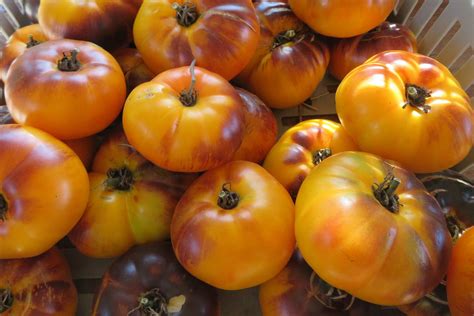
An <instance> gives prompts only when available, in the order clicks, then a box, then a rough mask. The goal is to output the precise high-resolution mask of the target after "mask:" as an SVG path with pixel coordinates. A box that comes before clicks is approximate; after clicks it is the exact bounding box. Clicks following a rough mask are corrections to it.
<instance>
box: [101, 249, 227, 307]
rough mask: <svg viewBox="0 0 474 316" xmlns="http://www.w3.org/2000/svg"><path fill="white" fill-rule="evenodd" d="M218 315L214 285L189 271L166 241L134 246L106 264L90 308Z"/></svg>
mask: <svg viewBox="0 0 474 316" xmlns="http://www.w3.org/2000/svg"><path fill="white" fill-rule="evenodd" d="M169 314H172V315H173V316H185V315H193V316H200V315H202V316H217V315H219V303H218V298H217V291H216V289H214V288H212V287H210V286H208V285H206V284H204V283H202V282H201V281H199V280H197V279H195V278H193V277H192V276H191V275H189V274H188V273H187V272H186V271H185V270H184V269H183V268H182V267H181V265H180V264H179V262H178V261H177V260H176V257H175V256H174V254H173V249H172V247H171V244H170V243H169V242H154V243H148V244H145V245H140V246H135V247H133V248H132V249H130V250H129V251H128V252H127V253H125V254H124V255H123V256H121V257H120V258H118V259H116V260H115V261H114V262H113V263H112V265H111V266H110V267H109V269H108V270H107V272H106V273H105V275H104V277H103V278H102V283H101V285H100V288H99V289H98V291H97V293H96V295H95V298H94V305H93V310H92V316H96V315H130V316H140V315H169Z"/></svg>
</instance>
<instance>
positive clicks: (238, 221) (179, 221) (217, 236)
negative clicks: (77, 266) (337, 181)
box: [171, 161, 295, 290]
mask: <svg viewBox="0 0 474 316" xmlns="http://www.w3.org/2000/svg"><path fill="white" fill-rule="evenodd" d="M294 223H295V222H294V205H293V201H292V200H291V197H290V195H289V194H288V192H287V191H286V190H285V188H284V187H283V186H282V185H281V184H280V183H278V181H277V180H276V179H275V178H273V177H272V176H271V175H270V174H269V173H268V172H267V171H266V170H265V169H263V168H262V167H261V166H260V165H257V164H255V163H253V162H248V161H232V162H229V163H227V164H225V165H223V166H220V167H217V168H214V169H212V170H209V171H207V172H206V173H204V174H203V175H202V176H201V177H199V178H198V179H197V180H196V181H194V182H193V183H192V184H191V186H190V187H189V188H188V190H187V191H186V192H185V193H184V195H183V196H182V197H181V199H180V200H179V202H178V205H177V206H176V209H175V212H174V214H173V219H172V222H171V241H172V243H173V248H174V251H175V254H176V257H177V258H178V260H179V262H180V263H181V264H182V265H183V267H184V268H185V269H186V270H187V271H188V272H189V273H191V274H192V275H194V276H195V277H197V278H198V279H200V280H202V281H204V282H206V283H208V284H211V285H212V286H215V287H217V288H220V289H225V290H238V289H243V288H248V287H252V286H256V285H258V284H261V283H263V282H265V281H267V280H269V279H271V278H272V277H274V276H275V275H276V274H277V273H278V272H280V271H281V270H282V269H283V268H284V266H285V265H286V263H287V262H288V260H289V259H290V257H291V255H292V253H293V250H294V248H295V233H294Z"/></svg>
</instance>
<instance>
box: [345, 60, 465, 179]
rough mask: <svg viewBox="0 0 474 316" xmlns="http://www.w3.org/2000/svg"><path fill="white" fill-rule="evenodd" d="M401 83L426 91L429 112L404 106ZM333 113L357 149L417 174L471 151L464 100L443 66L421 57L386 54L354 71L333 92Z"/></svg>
mask: <svg viewBox="0 0 474 316" xmlns="http://www.w3.org/2000/svg"><path fill="white" fill-rule="evenodd" d="M382 82H387V83H389V86H387V85H385V84H381V83H382ZM406 84H414V85H418V86H420V87H423V88H425V89H427V90H430V91H431V97H428V98H426V101H425V103H426V105H428V106H430V107H431V109H430V110H428V113H424V112H423V111H422V110H421V109H419V108H417V107H414V106H411V105H407V106H406V107H405V108H403V106H404V105H405V104H406V102H407V97H406V95H405V90H406V88H405V85H406ZM336 111H337V113H338V116H339V119H340V121H341V123H342V125H343V126H344V127H345V128H346V130H347V132H348V133H349V134H350V135H351V136H352V138H353V139H354V141H355V142H356V143H357V145H358V146H359V148H360V149H361V150H362V151H365V152H370V153H373V154H376V155H379V156H382V157H384V158H386V159H391V160H395V161H398V162H400V163H401V164H402V165H404V166H405V168H408V169H410V170H411V171H413V172H416V173H428V172H437V171H441V170H444V169H446V168H449V167H452V166H454V165H455V164H456V163H458V162H460V161H461V160H462V159H463V158H464V157H466V156H467V154H468V153H469V151H470V149H471V148H472V143H473V135H474V128H473V125H474V112H473V110H472V108H471V105H470V101H469V97H468V96H467V95H466V93H465V92H464V90H463V89H462V87H461V86H460V85H459V83H458V82H457V81H456V79H455V78H454V77H453V75H452V74H451V73H450V72H449V70H448V69H447V68H446V67H445V66H443V65H442V64H441V63H439V62H438V61H436V60H434V59H432V58H430V57H427V56H423V55H420V54H414V53H409V52H404V51H386V52H382V53H379V54H377V55H375V56H373V57H372V58H370V59H369V60H367V61H366V62H365V63H364V64H362V65H360V66H359V67H357V68H355V69H354V70H353V71H351V72H350V73H349V74H348V75H347V76H346V77H345V78H344V80H343V81H342V82H341V84H340V85H339V87H338V89H337V91H336ZM369 122H370V123H369Z"/></svg>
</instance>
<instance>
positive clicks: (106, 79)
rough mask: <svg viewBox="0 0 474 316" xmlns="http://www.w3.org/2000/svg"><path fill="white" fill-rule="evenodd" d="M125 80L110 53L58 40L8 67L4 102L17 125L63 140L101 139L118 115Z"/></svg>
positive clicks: (98, 48)
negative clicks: (100, 133)
mask: <svg viewBox="0 0 474 316" xmlns="http://www.w3.org/2000/svg"><path fill="white" fill-rule="evenodd" d="M125 93H126V87H125V79H124V75H123V73H122V71H121V69H120V66H119V65H118V63H117V62H116V61H115V59H114V58H113V57H112V55H110V54H109V53H108V52H106V51H105V50H103V49H102V48H100V47H99V46H97V45H95V44H92V43H89V42H83V41H75V40H55V41H48V42H45V43H43V44H41V45H38V46H35V47H32V48H30V49H28V50H27V51H26V52H25V53H23V54H22V55H21V56H19V57H18V58H17V59H16V61H15V63H13V65H12V66H11V67H10V70H9V71H8V75H7V78H6V81H5V98H6V101H7V106H8V109H9V110H10V113H11V115H12V117H13V119H14V120H15V122H17V123H19V124H24V125H30V126H33V127H37V128H39V129H41V130H44V131H46V132H48V133H50V134H52V135H53V136H55V137H57V138H59V139H77V138H83V137H87V136H90V135H93V134H96V133H98V132H99V131H101V130H103V129H105V128H106V127H107V126H109V124H111V123H112V122H113V121H114V119H115V118H116V117H117V116H118V115H119V114H120V111H121V110H122V107H123V104H124V101H125Z"/></svg>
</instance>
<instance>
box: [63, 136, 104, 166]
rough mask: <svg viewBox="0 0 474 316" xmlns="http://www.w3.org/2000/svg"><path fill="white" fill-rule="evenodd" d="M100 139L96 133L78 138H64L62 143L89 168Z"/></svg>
mask: <svg viewBox="0 0 474 316" xmlns="http://www.w3.org/2000/svg"><path fill="white" fill-rule="evenodd" d="M100 141H101V138H100V137H99V136H98V135H92V136H88V137H84V138H79V139H71V140H66V141H64V143H65V144H66V145H68V146H69V148H71V149H72V150H73V151H74V152H75V153H76V155H77V156H78V157H79V159H81V161H82V163H83V164H84V167H85V168H86V169H87V170H89V169H90V167H91V166H92V161H93V160H94V156H95V154H96V152H97V149H98V148H99V145H100Z"/></svg>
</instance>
